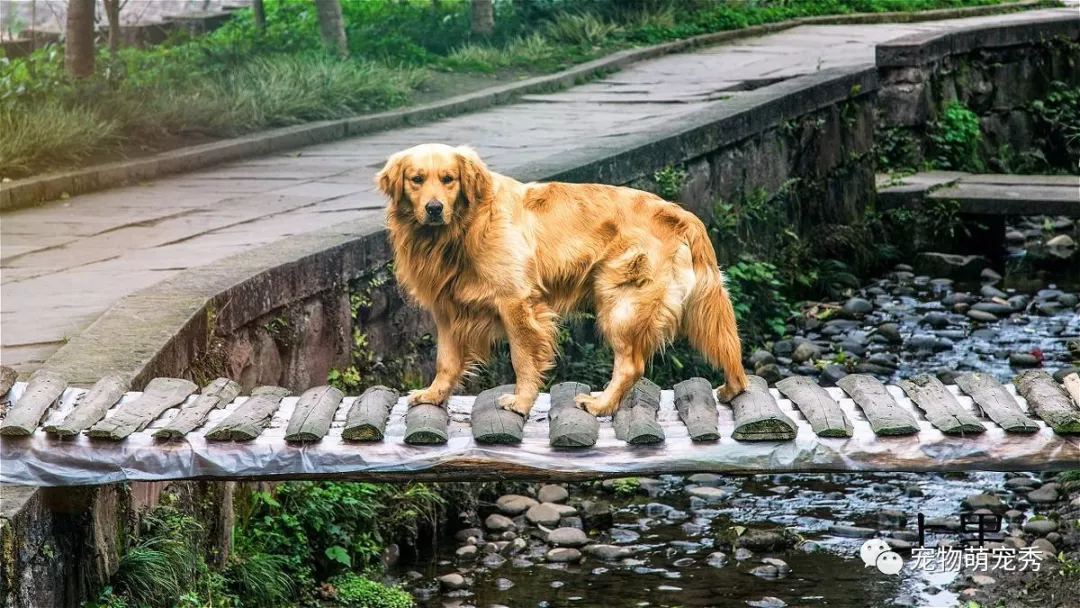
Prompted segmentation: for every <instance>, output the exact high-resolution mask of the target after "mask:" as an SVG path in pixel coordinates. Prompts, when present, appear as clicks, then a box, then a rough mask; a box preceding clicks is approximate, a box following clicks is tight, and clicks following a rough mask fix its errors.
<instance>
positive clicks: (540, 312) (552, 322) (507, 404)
mask: <svg viewBox="0 0 1080 608" xmlns="http://www.w3.org/2000/svg"><path fill="white" fill-rule="evenodd" d="M499 316H500V318H501V319H502V322H503V327H504V329H505V330H506V337H507V340H508V341H509V342H510V359H511V362H512V363H513V365H514V376H515V382H516V390H515V392H514V394H513V395H503V396H502V397H500V398H499V405H500V406H502V407H504V408H506V409H508V410H511V411H514V412H517V413H519V414H521V415H522V416H527V415H528V414H529V410H530V409H532V406H533V403H535V402H536V396H537V395H538V394H539V393H540V385H541V384H543V383H544V372H546V371H547V370H549V369H551V367H552V365H554V364H555V347H556V337H557V335H558V325H557V316H556V315H555V313H554V312H552V311H551V309H550V308H548V307H547V305H546V304H543V303H539V302H533V301H528V300H518V301H513V302H507V303H503V304H501V305H500V306H499Z"/></svg>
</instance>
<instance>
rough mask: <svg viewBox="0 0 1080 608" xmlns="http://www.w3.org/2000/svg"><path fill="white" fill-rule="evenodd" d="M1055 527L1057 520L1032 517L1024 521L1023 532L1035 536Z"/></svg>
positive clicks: (1047, 532) (1054, 530) (1045, 533)
mask: <svg viewBox="0 0 1080 608" xmlns="http://www.w3.org/2000/svg"><path fill="white" fill-rule="evenodd" d="M1057 529H1058V522H1056V521H1054V520H1052V519H1034V520H1030V521H1028V522H1025V523H1024V532H1027V533H1028V534H1034V535H1036V536H1046V535H1047V534H1049V533H1051V532H1056V531H1057Z"/></svg>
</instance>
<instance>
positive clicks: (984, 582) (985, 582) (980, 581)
mask: <svg viewBox="0 0 1080 608" xmlns="http://www.w3.org/2000/svg"><path fill="white" fill-rule="evenodd" d="M971 582H973V583H975V584H976V585H978V586H980V587H990V586H991V585H996V584H997V579H996V578H994V577H992V576H987V575H985V574H975V575H973V576H972V577H971Z"/></svg>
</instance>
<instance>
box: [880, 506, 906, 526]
mask: <svg viewBox="0 0 1080 608" xmlns="http://www.w3.org/2000/svg"><path fill="white" fill-rule="evenodd" d="M877 519H878V525H879V526H883V527H886V528H903V527H904V526H906V525H907V513H904V512H903V511H898V510H896V509H882V510H880V511H878V513H877Z"/></svg>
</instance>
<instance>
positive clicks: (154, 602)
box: [88, 482, 443, 608]
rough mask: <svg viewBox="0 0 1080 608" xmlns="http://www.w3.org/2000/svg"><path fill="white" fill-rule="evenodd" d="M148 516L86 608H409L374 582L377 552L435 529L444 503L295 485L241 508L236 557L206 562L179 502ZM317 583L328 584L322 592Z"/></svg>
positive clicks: (353, 486)
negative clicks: (331, 605)
mask: <svg viewBox="0 0 1080 608" xmlns="http://www.w3.org/2000/svg"><path fill="white" fill-rule="evenodd" d="M163 503H164V504H163V506H160V507H158V508H156V509H155V510H154V511H152V512H151V513H150V514H148V515H146V516H144V518H143V520H142V523H141V526H140V528H139V532H138V536H137V537H136V538H134V539H132V541H133V542H132V547H131V549H129V550H128V551H127V552H125V553H124V555H123V556H122V557H121V559H120V564H119V568H118V570H117V573H116V575H115V576H114V577H113V579H112V580H111V581H110V585H109V586H108V587H106V588H105V589H104V590H103V591H102V592H101V593H100V595H99V597H98V598H97V599H96V600H95V601H93V602H90V603H89V604H88V608H136V607H138V608H143V607H148V608H156V607H169V608H173V607H182V608H210V607H215V608H240V607H245V608H251V607H254V608H264V607H265V608H278V607H284V606H298V605H302V606H308V605H316V604H318V603H319V599H320V597H323V596H326V595H327V592H328V591H330V593H329V595H330V596H331V597H332V599H333V600H334V601H335V602H337V603H338V604H340V605H343V606H348V607H355V608H404V607H407V606H411V605H412V598H411V597H410V596H409V594H408V593H405V592H404V591H402V590H401V589H398V588H395V587H389V586H387V585H384V584H382V583H379V582H377V581H376V580H373V579H372V578H369V577H367V576H364V573H367V574H368V575H369V576H374V575H375V574H377V573H378V572H379V571H380V570H381V567H382V565H381V561H380V560H379V555H380V552H381V551H382V550H383V549H384V548H385V547H386V546H387V545H388V544H389V543H391V542H396V541H409V542H411V541H414V540H415V539H416V537H417V536H418V534H419V533H420V530H421V528H426V529H429V530H430V529H434V526H435V523H436V521H437V520H438V519H439V517H440V514H441V508H442V504H443V499H442V498H441V497H440V496H439V495H438V494H436V493H435V492H434V491H433V490H432V489H431V488H430V487H428V486H424V485H421V484H414V485H407V486H401V485H394V484H371V483H338V482H321V483H315V482H289V483H283V484H280V485H279V486H277V488H276V489H275V490H274V491H273V492H270V491H259V492H254V493H251V494H250V495H249V496H247V497H246V499H244V500H238V503H240V504H241V505H242V506H240V507H239V508H238V512H237V521H236V525H235V527H234V532H233V534H234V540H233V548H232V553H231V555H230V557H229V560H228V562H227V563H226V564H225V566H224V568H221V569H220V570H219V569H215V568H212V567H211V566H209V565H208V564H207V562H206V559H205V555H206V547H205V546H204V545H205V543H206V538H205V532H204V530H203V528H202V526H200V525H199V523H198V522H197V521H196V520H195V519H194V518H193V517H191V516H189V515H187V514H185V513H184V512H182V511H181V510H180V505H179V501H178V500H177V499H176V497H174V496H168V495H167V496H166V498H165V499H164V500H163ZM320 582H328V583H329V585H328V586H327V585H324V586H322V587H320V586H319V583H320Z"/></svg>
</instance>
